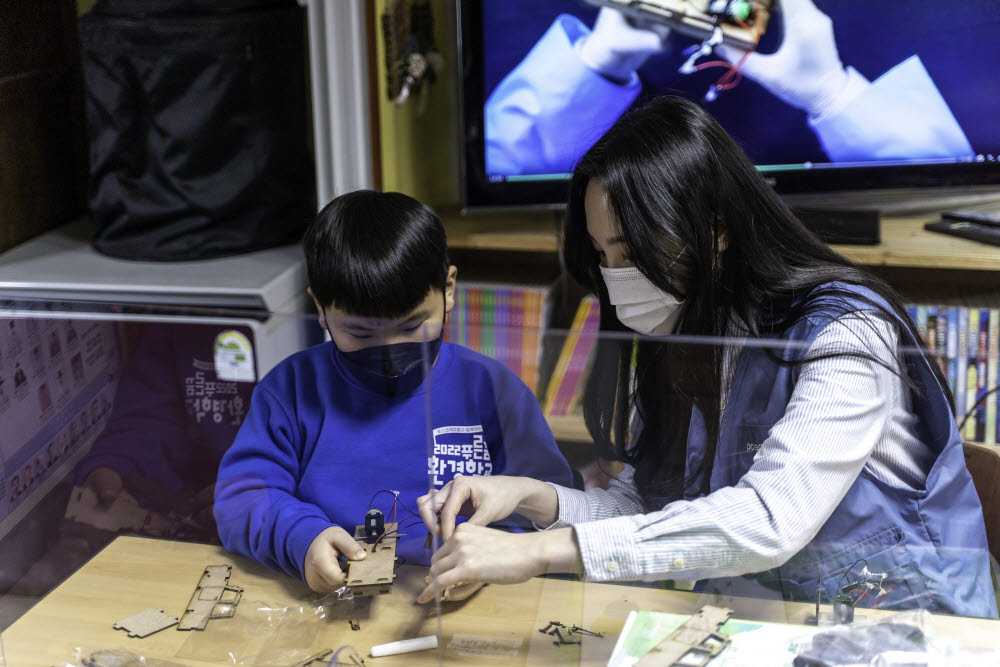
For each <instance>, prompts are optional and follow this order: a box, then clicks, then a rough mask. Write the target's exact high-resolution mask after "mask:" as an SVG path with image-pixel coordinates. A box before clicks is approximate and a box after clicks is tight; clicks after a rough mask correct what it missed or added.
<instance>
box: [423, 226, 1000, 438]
mask: <svg viewBox="0 0 1000 667" xmlns="http://www.w3.org/2000/svg"><path fill="white" fill-rule="evenodd" d="M560 215H561V213H559V212H557V211H531V212H523V211H522V212H516V213H509V212H500V213H489V214H486V213H483V214H472V215H462V214H460V213H459V212H458V211H444V213H443V216H442V217H443V218H444V222H445V227H446V229H447V232H448V245H449V248H451V249H453V250H455V251H458V252H459V253H462V254H465V255H472V256H488V255H492V256H498V255H500V254H502V255H506V256H508V257H521V258H523V260H522V261H535V262H539V261H546V260H547V259H548V260H550V261H552V262H553V263H554V258H555V255H556V253H557V252H558V249H559V248H558V244H559V226H560ZM933 218H934V216H930V215H891V216H883V217H882V223H881V233H882V242H881V243H880V244H879V245H874V246H861V245H834V246H832V247H833V249H834V250H836V251H837V252H838V253H840V254H842V255H844V256H845V257H847V258H849V259H850V260H852V261H854V262H856V263H858V264H861V265H864V266H866V267H867V268H869V269H870V270H872V271H873V272H874V273H876V274H878V275H880V276H882V277H883V278H885V279H886V280H887V281H888V282H890V283H891V284H892V285H893V286H895V287H896V288H897V289H898V290H899V291H900V292H902V293H903V294H904V297H905V298H906V300H907V301H908V302H910V303H934V302H939V303H948V304H952V305H970V304H971V305H984V306H988V307H993V308H996V307H997V306H998V305H1000V247H995V246H989V245H985V244H981V243H976V242H974V241H969V240H966V239H960V238H956V237H950V236H944V235H941V234H934V233H932V232H928V231H926V230H925V229H924V228H923V225H924V223H925V222H928V221H930V220H931V219H933ZM495 270H497V271H498V273H499V274H501V275H502V274H503V273H505V272H504V271H502V269H499V267H495ZM547 419H548V422H549V426H550V427H551V428H552V432H553V434H554V435H555V437H556V439H557V440H558V441H560V442H566V443H586V442H590V435H589V434H588V433H587V429H586V427H585V426H584V424H583V420H582V419H581V418H580V416H579V415H571V416H559V417H555V416H549V417H547Z"/></svg>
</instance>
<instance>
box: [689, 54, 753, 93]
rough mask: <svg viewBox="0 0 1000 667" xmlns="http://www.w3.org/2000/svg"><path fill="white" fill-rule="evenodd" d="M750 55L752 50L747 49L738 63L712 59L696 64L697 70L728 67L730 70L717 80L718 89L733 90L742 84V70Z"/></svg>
mask: <svg viewBox="0 0 1000 667" xmlns="http://www.w3.org/2000/svg"><path fill="white" fill-rule="evenodd" d="M749 56H750V52H749V51H747V52H746V53H744V54H743V57H742V58H740V59H739V60H738V61H736V63H735V64H734V63H730V62H726V61H724V60H710V61H708V62H706V63H701V64H700V65H696V66H695V68H694V69H695V71H697V72H700V71H701V70H703V69H709V68H711V67H726V68H728V71H727V72H726V73H725V74H723V75H722V76H720V77H719V80H718V81H716V82H715V86H714V87H715V89H716V90H731V89H732V88H735V87H736V86H738V85H739V84H740V81H742V80H743V74H742V73H741V72H740V69H742V67H743V64H744V63H745V62H746V60H747V58H748V57H749Z"/></svg>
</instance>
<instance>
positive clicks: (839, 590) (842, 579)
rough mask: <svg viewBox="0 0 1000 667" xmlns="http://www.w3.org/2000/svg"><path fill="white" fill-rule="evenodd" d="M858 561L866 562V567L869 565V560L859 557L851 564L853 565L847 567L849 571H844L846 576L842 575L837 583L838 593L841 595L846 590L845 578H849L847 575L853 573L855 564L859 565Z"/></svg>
mask: <svg viewBox="0 0 1000 667" xmlns="http://www.w3.org/2000/svg"><path fill="white" fill-rule="evenodd" d="M858 563H864V564H865V567H868V561H866V560H865V559H864V558H859V559H857V560H856V561H854V562H853V563H852V564H851V566H850V567H849V568H847V571H845V572H844V576H842V577H841V578H840V581H839V582H838V583H837V595H840V594H841V593H843V592H844V588H843V585H844V579H847V575H849V574H850V573H851V570H853V569H854V566H855V565H857V564H858Z"/></svg>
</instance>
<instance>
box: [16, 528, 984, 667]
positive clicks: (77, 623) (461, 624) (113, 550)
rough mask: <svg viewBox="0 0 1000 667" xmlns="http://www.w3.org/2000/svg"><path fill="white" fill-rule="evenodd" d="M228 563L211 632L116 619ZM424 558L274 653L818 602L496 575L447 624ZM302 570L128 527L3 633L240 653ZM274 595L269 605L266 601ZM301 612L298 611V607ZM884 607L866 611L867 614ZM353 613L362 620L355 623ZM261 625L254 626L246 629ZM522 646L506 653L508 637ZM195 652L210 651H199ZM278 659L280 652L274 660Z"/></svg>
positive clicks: (33, 643)
mask: <svg viewBox="0 0 1000 667" xmlns="http://www.w3.org/2000/svg"><path fill="white" fill-rule="evenodd" d="M222 563H229V564H232V566H233V575H232V578H231V580H230V582H231V583H232V584H235V585H239V586H242V587H243V588H244V594H243V600H242V602H241V603H240V606H239V607H238V609H237V616H236V618H233V619H226V620H212V621H209V624H208V628H207V629H206V630H205V631H204V632H196V631H193V632H181V631H178V630H176V629H174V628H170V629H167V630H163V631H161V632H159V633H157V634H155V635H152V636H150V637H148V638H146V639H134V638H129V637H127V636H126V635H125V633H124V632H122V631H120V630H114V629H113V628H112V625H113V624H114V622H115V621H117V620H119V619H122V618H126V617H128V616H131V615H132V614H134V613H137V612H139V611H142V610H143V609H147V608H150V607H155V608H162V609H163V610H164V611H165V612H166V613H167V614H170V615H172V616H179V615H180V614H181V612H182V611H183V610H184V608H185V606H186V604H187V602H188V600H189V598H190V596H191V593H192V591H193V590H194V587H195V584H196V583H197V582H198V580H199V578H200V576H201V573H202V571H203V569H204V567H205V566H206V565H215V564H222ZM425 573H426V570H425V569H424V568H418V567H411V566H401V567H400V568H399V576H398V578H397V581H396V584H395V585H394V590H393V593H392V594H391V595H387V596H379V597H375V598H366V599H361V600H358V601H356V602H355V603H353V604H352V603H346V602H341V603H337V605H334V606H333V607H332V608H330V609H331V611H330V613H329V614H328V615H327V616H326V617H325V618H322V619H319V618H316V617H309V618H308V619H307V620H305V621H303V622H301V623H299V624H298V625H297V633H293V632H292V631H291V628H292V625H291V624H290V623H288V622H287V621H286V622H285V623H286V624H285V625H282V626H281V632H280V633H279V634H278V635H277V637H279V638H280V641H279V643H282V642H283V643H286V644H292V645H294V646H296V647H297V648H298V649H300V652H299V653H298V654H297V655H296V656H294V659H291V658H292V656H286V658H287V659H284V660H283V661H276V662H274V663H273V664H284V665H290V664H292V663H293V662H295V661H296V660H301V659H303V658H304V657H306V656H307V655H309V654H310V653H314V652H316V651H318V650H320V649H324V648H334V649H336V648H337V647H339V646H341V645H344V644H350V645H353V646H355V647H356V648H357V649H359V651H360V652H361V654H362V655H365V656H367V654H368V652H369V650H370V648H371V646H372V645H375V644H382V643H386V642H390V641H396V640H399V639H406V638H412V637H420V636H424V635H431V634H437V635H438V636H439V637H440V638H441V645H442V647H443V648H442V652H441V653H440V654H439V653H438V652H436V651H425V652H422V653H411V654H407V655H403V656H394V657H386V658H370V657H366V664H368V665H401V664H407V665H410V664H436V663H437V662H438V660H439V658H443V659H444V661H445V662H447V663H449V664H463V665H464V664H475V663H477V662H478V663H481V664H489V665H494V666H495V665H500V664H503V665H509V664H524V663H530V664H544V665H552V664H588V665H591V664H592V665H604V664H605V663H606V662H607V659H608V657H609V656H610V654H611V650H612V648H613V647H614V643H615V641H616V639H617V636H618V633H619V631H620V630H621V627H622V624H623V623H624V621H625V619H626V617H627V616H628V614H629V612H630V611H632V610H648V611H669V612H674V613H692V612H694V611H696V610H697V609H698V608H700V607H701V606H702V605H703V604H708V603H713V604H719V603H722V604H726V605H728V606H730V607H732V608H733V609H734V610H735V611H736V615H735V617H736V618H743V619H752V620H762V621H777V622H802V621H804V620H805V618H806V617H807V615H809V614H810V613H811V612H812V610H813V608H812V607H811V606H810V605H807V604H794V603H783V602H778V601H761V600H755V599H734V600H717V599H714V598H713V597H708V596H701V595H698V594H694V593H685V592H674V591H662V590H655V589H650V588H642V587H635V586H618V585H609V584H580V583H576V582H570V581H565V580H559V579H533V580H531V581H528V582H526V583H523V584H516V585H511V586H488V587H486V588H484V589H483V590H482V591H480V592H479V593H478V594H476V595H475V596H474V597H473V598H472V599H470V600H467V601H465V602H464V603H448V604H444V605H442V607H441V616H440V626H439V621H438V616H437V609H436V608H435V606H434V605H430V606H425V605H417V604H416V603H415V602H414V600H415V598H416V595H417V593H418V592H419V591H420V590H421V589H422V586H423V584H422V581H423V577H424V575H425ZM314 598H315V596H314V595H312V594H311V593H310V592H309V591H308V590H307V589H306V587H305V586H304V585H303V584H302V583H301V582H299V581H297V580H295V579H292V578H290V577H286V576H283V575H278V574H275V573H274V572H271V571H269V570H267V569H265V568H263V567H261V566H259V565H257V564H256V563H253V562H251V561H250V560H248V559H246V558H243V557H240V556H235V555H233V554H230V553H228V552H226V551H224V550H223V549H221V548H219V547H213V546H207V545H199V544H190V543H183V542H172V541H166V540H154V539H149V538H139V537H119V538H118V539H116V540H115V541H114V542H112V543H111V544H110V545H109V546H108V547H107V548H106V549H104V550H103V551H102V552H101V553H99V554H98V555H97V556H95V557H94V558H93V559H92V560H91V561H90V562H89V563H87V564H86V565H85V566H84V567H82V568H81V569H80V570H79V571H78V572H77V573H75V574H74V575H73V576H72V577H70V578H69V579H68V580H66V581H65V582H63V583H62V584H61V585H60V586H59V587H58V588H56V589H55V590H54V591H52V592H51V593H50V594H49V595H47V596H46V597H45V598H43V599H42V600H41V601H40V602H39V603H38V604H37V605H36V606H35V607H34V608H33V609H31V610H30V611H29V612H28V613H26V614H25V615H24V616H23V617H21V618H20V619H19V620H18V621H16V622H15V623H14V624H13V625H12V626H11V627H10V628H9V629H8V630H7V631H6V632H4V633H3V644H4V647H5V649H6V657H7V664H8V665H10V666H11V667H21V666H22V665H25V666H27V665H39V666H44V665H53V664H58V663H60V662H62V661H65V660H67V659H69V658H70V657H71V654H72V650H73V647H75V646H84V647H87V648H88V649H90V650H94V649H102V648H103V649H111V648H117V649H127V650H129V651H131V652H133V653H135V654H140V655H144V656H146V657H154V658H159V659H161V660H169V661H172V662H175V663H181V664H189V665H208V664H220V663H225V662H231V661H232V658H231V657H230V656H229V655H228V652H229V651H230V650H232V651H235V652H236V653H237V654H239V653H240V652H241V651H242V653H243V654H244V655H254V654H256V653H257V652H258V651H260V650H261V649H262V648H263V647H264V645H265V644H267V643H268V642H269V641H270V643H271V644H272V647H273V644H274V642H275V639H274V637H275V635H273V634H271V635H270V636H271V639H270V640H268V639H267V638H268V636H269V631H268V628H267V627H266V626H265V627H257V628H252V627H251V625H250V624H251V621H254V620H255V619H256V620H259V619H260V618H262V613H261V612H259V611H258V609H259V608H260V607H261V606H268V605H269V606H271V607H280V606H285V605H290V606H295V605H298V604H299V603H301V602H303V601H309V600H312V599H314ZM265 603H266V604H265ZM289 613H292V612H289ZM879 613H884V612H877V611H876V612H871V611H866V612H862V613H859V617H862V618H863V617H865V615H866V614H867V615H870V614H879ZM349 619H357V620H358V621H359V622H360V630H358V631H352V630H351V628H350V625H349ZM553 620H554V621H560V622H562V623H564V624H566V625H571V624H574V623H576V624H578V625H580V626H582V627H584V628H588V629H591V630H594V631H597V632H600V633H603V634H604V635H605V637H604V638H603V639H599V638H590V637H584V638H583V643H582V644H581V645H580V646H558V647H557V646H553V643H552V639H553V638H552V637H550V636H548V635H544V634H541V633H539V632H538V629H540V628H542V627H544V626H545V625H546V624H547V623H548V622H549V621H553ZM933 623H934V630H935V631H936V632H938V633H942V634H947V635H949V636H954V637H958V638H961V639H962V641H964V642H966V643H967V644H968V645H971V646H983V647H991V646H992V647H996V646H1000V621H985V620H977V619H965V618H949V617H935V618H934V621H933ZM248 633H250V635H251V636H247V634H248ZM462 635H464V636H466V642H467V645H479V646H485V647H487V648H488V650H493V651H494V652H495V654H494V655H493V656H492V657H488V658H483V657H480V658H478V659H477V658H475V657H473V656H470V655H468V654H461V653H460V652H457V651H456V650H455V649H448V648H447V647H448V646H449V644H452V643H453V642H454V641H455V640H456V638H458V639H461V638H462V637H461V636H462ZM518 644H519V645H520V646H519V648H516V649H510V650H511V651H512V652H513V653H514V655H511V656H509V657H505V658H503V659H502V660H501V659H498V657H499V656H500V655H502V651H503V650H504V649H503V647H505V646H506V647H511V646H517V645H518ZM191 656H197V657H200V658H201V659H200V660H196V659H192V657H191ZM269 664H271V663H269Z"/></svg>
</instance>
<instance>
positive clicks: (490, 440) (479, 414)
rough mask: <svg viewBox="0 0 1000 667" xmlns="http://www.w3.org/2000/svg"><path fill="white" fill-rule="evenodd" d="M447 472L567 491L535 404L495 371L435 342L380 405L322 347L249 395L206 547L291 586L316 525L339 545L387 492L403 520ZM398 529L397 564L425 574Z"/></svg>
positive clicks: (377, 396)
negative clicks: (513, 478) (434, 350)
mask: <svg viewBox="0 0 1000 667" xmlns="http://www.w3.org/2000/svg"><path fill="white" fill-rule="evenodd" d="M428 392H429V393H430V395H429V396H428V395H427V393H428ZM428 399H429V408H430V414H431V424H430V425H429V426H430V427H431V429H428V424H427V409H428ZM429 430H430V432H428V431H429ZM455 474H467V475H468V474H481V475H488V474H503V475H520V476H527V477H534V478H536V479H540V480H545V481H551V482H555V483H557V484H561V485H564V486H572V473H571V472H570V469H569V466H568V464H567V463H566V461H565V459H563V457H562V456H561V455H560V454H559V450H558V448H557V447H556V444H555V440H554V439H553V437H552V433H551V431H550V430H549V428H548V425H547V424H546V422H545V419H544V417H543V416H542V413H541V410H540V409H539V406H538V401H537V400H536V399H535V396H534V395H533V394H532V393H531V391H530V390H529V389H528V388H527V387H526V386H525V385H524V383H522V382H521V381H520V380H519V379H518V378H517V377H516V376H515V375H514V374H513V373H511V372H510V371H509V370H507V369H506V368H505V367H504V366H502V365H501V364H500V363H498V362H496V361H494V360H492V359H490V358H488V357H484V356H482V355H480V354H477V353H475V352H473V351H471V350H468V349H466V348H463V347H459V346H456V345H451V344H447V343H446V344H444V345H442V346H441V351H440V353H439V355H438V358H437V361H436V363H435V364H434V367H433V368H432V370H431V373H430V377H429V378H428V379H427V380H426V381H424V382H422V383H420V384H419V385H418V386H416V387H414V388H412V389H411V390H410V391H404V392H397V393H396V395H394V396H388V395H386V394H385V393H382V392H377V391H373V390H372V389H370V388H368V387H366V386H365V385H363V384H361V383H359V382H358V381H357V380H356V379H355V378H354V376H353V375H351V373H350V371H348V370H347V369H345V368H344V365H343V361H342V360H341V358H340V355H339V354H338V352H337V350H336V348H334V346H333V344H332V343H324V344H322V345H317V346H315V347H312V348H309V349H307V350H304V351H302V352H299V353H297V354H295V355H293V356H291V357H289V358H288V359H286V360H284V361H283V362H281V363H280V364H279V365H278V366H276V367H275V368H274V369H273V370H272V371H271V372H270V373H268V375H267V376H265V377H264V379H263V380H261V382H260V383H259V384H258V385H257V387H256V389H255V390H254V393H253V398H252V399H251V403H250V411H249V413H248V414H247V417H246V419H245V421H244V423H243V426H242V427H241V428H240V430H239V433H238V434H237V436H236V440H235V442H234V443H233V446H232V447H231V448H230V449H229V451H228V452H226V454H225V456H224V457H223V459H222V464H221V465H220V467H219V479H218V483H217V485H216V491H215V519H216V522H217V524H218V528H219V537H220V538H221V539H222V544H223V545H224V546H225V547H226V549H229V550H230V551H234V552H237V553H241V554H245V555H247V556H249V557H251V558H253V559H254V560H256V561H258V562H259V563H262V564H264V565H266V566H268V567H271V568H275V569H279V570H281V571H283V572H285V573H287V574H291V575H297V576H299V577H301V576H302V563H303V561H304V560H305V555H306V551H308V549H309V545H310V544H312V541H313V540H314V539H315V538H316V536H317V535H319V533H320V532H322V531H323V530H324V529H326V528H328V527H329V526H330V525H338V526H340V527H341V528H343V529H344V530H346V531H347V532H348V533H350V534H351V535H353V534H354V527H355V526H356V525H360V524H362V523H364V516H365V512H366V511H367V510H368V508H369V503H370V502H371V500H372V496H373V494H375V493H376V492H377V491H379V490H382V489H386V490H394V491H399V492H400V493H399V498H400V499H401V500H402V502H403V503H404V504H405V505H407V506H409V508H410V509H412V510H413V511H417V507H416V504H417V498H418V497H419V496H421V495H423V494H425V493H427V489H428V488H429V485H430V484H431V483H433V485H434V486H435V487H436V488H441V486H443V485H444V484H446V483H447V482H448V481H449V480H451V479H452V477H454V476H455ZM391 504H392V497H391V496H389V495H387V494H381V495H380V496H379V497H378V498H377V499H376V502H375V506H376V507H379V508H380V509H381V510H382V511H383V512H388V510H389V507H390V506H391ZM399 512H400V513H399V517H400V518H402V517H403V516H405V514H406V512H405V511H404V510H402V508H400V510H399ZM389 518H390V517H388V516H387V517H386V521H388V520H389ZM409 523H412V524H413V525H411V526H410V527H408V528H406V529H405V530H404V531H403V532H404V533H405V534H406V537H403V538H401V539H400V541H399V543H398V545H397V556H398V557H399V560H400V562H411V563H414V562H415V563H422V564H427V563H429V562H430V557H431V551H430V550H428V549H424V548H423V544H424V539H425V537H426V535H427V529H426V528H425V527H424V525H423V523H422V522H419V521H418V520H416V519H414V520H412V521H410V522H409ZM404 525H405V523H404Z"/></svg>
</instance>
